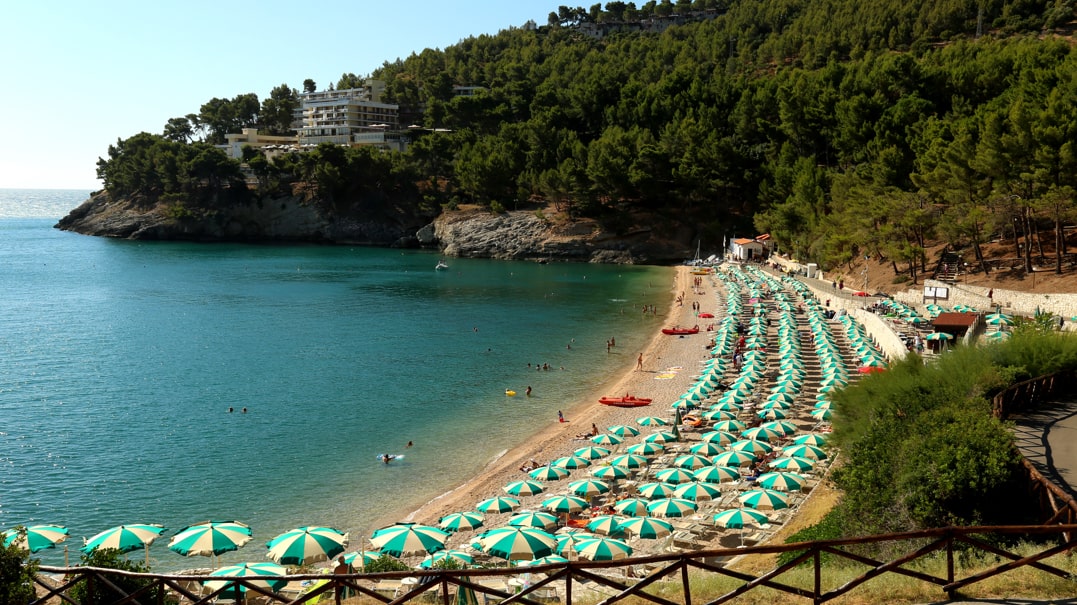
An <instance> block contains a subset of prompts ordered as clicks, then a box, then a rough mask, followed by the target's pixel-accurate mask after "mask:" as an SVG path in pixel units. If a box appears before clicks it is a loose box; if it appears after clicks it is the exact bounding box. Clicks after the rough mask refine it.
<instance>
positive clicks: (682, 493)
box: [673, 466, 722, 502]
mask: <svg viewBox="0 0 1077 605" xmlns="http://www.w3.org/2000/svg"><path fill="white" fill-rule="evenodd" d="M709 468H714V467H713V466H712V467H709ZM721 494H722V490H721V488H719V487H718V486H717V485H715V484H713V483H703V482H701V481H692V482H691V483H682V484H680V485H678V486H677V490H676V491H675V492H674V493H673V495H674V496H676V497H677V498H684V499H685V500H691V501H693V502H703V501H704V500H713V499H715V498H717V497H718V496H720V495H721Z"/></svg>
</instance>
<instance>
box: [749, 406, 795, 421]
mask: <svg viewBox="0 0 1077 605" xmlns="http://www.w3.org/2000/svg"><path fill="white" fill-rule="evenodd" d="M755 415H756V416H758V417H759V418H763V419H766V420H782V419H785V418H788V417H789V414H788V413H786V411H785V410H781V409H779V408H767V409H765V410H759V411H758V412H756V414H755Z"/></svg>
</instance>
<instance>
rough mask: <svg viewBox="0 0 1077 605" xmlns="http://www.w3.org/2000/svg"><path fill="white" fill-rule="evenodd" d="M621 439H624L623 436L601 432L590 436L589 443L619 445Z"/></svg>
mask: <svg viewBox="0 0 1077 605" xmlns="http://www.w3.org/2000/svg"><path fill="white" fill-rule="evenodd" d="M622 441H624V437H618V436H617V435H614V434H613V433H602V434H601V435H595V436H594V437H591V443H595V444H598V445H619V444H620V443H621V442H622Z"/></svg>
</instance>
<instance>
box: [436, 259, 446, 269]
mask: <svg viewBox="0 0 1077 605" xmlns="http://www.w3.org/2000/svg"><path fill="white" fill-rule="evenodd" d="M448 268H449V265H446V264H445V261H441V260H439V261H438V264H437V265H434V270H436V271H443V270H445V269H448Z"/></svg>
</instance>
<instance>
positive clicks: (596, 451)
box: [573, 445, 610, 460]
mask: <svg viewBox="0 0 1077 605" xmlns="http://www.w3.org/2000/svg"><path fill="white" fill-rule="evenodd" d="M573 455H575V456H579V457H580V458H586V459H587V460H597V459H599V458H602V457H603V456H609V455H610V451H609V450H608V449H606V448H604V447H595V446H593V445H589V446H587V447H581V448H580V449H578V450H576V451H575V452H573Z"/></svg>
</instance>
